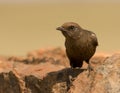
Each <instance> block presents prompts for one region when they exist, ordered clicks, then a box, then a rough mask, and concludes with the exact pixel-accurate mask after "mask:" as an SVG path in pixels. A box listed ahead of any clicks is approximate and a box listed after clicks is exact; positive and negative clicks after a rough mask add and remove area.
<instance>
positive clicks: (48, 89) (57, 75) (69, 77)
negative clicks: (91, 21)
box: [0, 48, 120, 93]
mask: <svg viewBox="0 0 120 93" xmlns="http://www.w3.org/2000/svg"><path fill="white" fill-rule="evenodd" d="M90 64H91V67H92V68H93V71H91V72H90V75H88V71H87V70H86V68H87V64H86V63H84V65H83V67H82V68H81V69H79V68H76V69H71V68H70V66H69V62H68V59H67V57H66V56H65V52H64V50H62V49H60V48H55V49H53V48H52V49H42V50H38V51H33V52H30V53H28V55H27V56H25V57H9V58H5V57H4V58H2V57H0V82H1V83H0V93H120V88H119V86H120V54H119V53H116V54H113V55H108V54H96V55H95V56H94V57H93V58H92V59H91V60H90Z"/></svg>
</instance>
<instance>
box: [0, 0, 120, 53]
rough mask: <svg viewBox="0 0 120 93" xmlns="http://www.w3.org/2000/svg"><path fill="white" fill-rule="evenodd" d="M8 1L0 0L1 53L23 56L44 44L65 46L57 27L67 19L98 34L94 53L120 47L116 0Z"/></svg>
mask: <svg viewBox="0 0 120 93" xmlns="http://www.w3.org/2000/svg"><path fill="white" fill-rule="evenodd" d="M9 1H10V0H9ZM11 1H12V2H7V0H6V2H3V1H2V0H1V1H0V55H24V54H26V52H28V51H32V50H35V49H39V48H44V47H46V48H48V47H58V46H61V47H64V37H63V36H62V34H61V33H60V32H59V31H57V30H56V27H58V26H60V25H61V24H63V23H64V22H68V21H73V22H77V23H79V24H80V25H81V27H83V28H86V29H88V30H91V31H93V32H95V33H96V34H97V36H98V40H99V47H98V48H97V52H101V51H104V52H115V51H119V50H120V3H119V2H102V3H101V2H100V3H97V2H94V0H92V1H93V2H77V1H76V2H75V1H74V2H73V1H72V0H71V1H70V3H68V2H63V1H61V2H60V1H59V2H57V1H56V2H55V0H53V2H52V3H51V2H49V3H45V2H42V3H41V2H39V3H36V2H34V3H33V2H30V3H28V2H27V1H26V2H25V3H24V2H17V3H16V2H15V0H11ZM18 1H19V0H18ZM88 1H89V0H88ZM116 1H117V0H116Z"/></svg>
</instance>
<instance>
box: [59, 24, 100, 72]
mask: <svg viewBox="0 0 120 93" xmlns="http://www.w3.org/2000/svg"><path fill="white" fill-rule="evenodd" d="M57 30H60V31H61V32H62V34H63V35H64V36H65V47H66V54H67V56H68V58H69V61H70V66H71V67H72V68H76V67H82V65H83V61H86V62H87V63H88V70H89V71H90V70H91V67H90V65H89V60H90V58H91V57H92V56H93V55H94V53H95V51H96V47H97V46H98V41H97V37H96V34H95V33H93V32H91V31H88V30H85V29H83V28H81V27H80V26H79V25H78V24H77V23H74V22H67V23H64V24H63V25H62V26H61V27H58V28H57Z"/></svg>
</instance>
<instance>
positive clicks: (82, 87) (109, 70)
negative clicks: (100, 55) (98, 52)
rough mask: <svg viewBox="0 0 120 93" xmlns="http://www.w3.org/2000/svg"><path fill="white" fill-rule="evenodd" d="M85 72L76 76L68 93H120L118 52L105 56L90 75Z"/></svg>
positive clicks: (119, 58) (119, 60) (119, 59)
mask: <svg viewBox="0 0 120 93" xmlns="http://www.w3.org/2000/svg"><path fill="white" fill-rule="evenodd" d="M86 74H87V73H86V72H83V73H81V74H79V75H78V76H77V78H76V79H75V81H74V82H73V83H72V84H73V85H72V86H71V87H70V90H69V92H68V93H120V87H119V86H120V54H114V55H112V56H110V57H108V58H106V59H105V60H104V62H103V64H101V65H98V66H97V67H95V69H94V71H93V72H92V74H90V77H87V75H86Z"/></svg>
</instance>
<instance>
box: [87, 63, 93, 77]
mask: <svg viewBox="0 0 120 93" xmlns="http://www.w3.org/2000/svg"><path fill="white" fill-rule="evenodd" d="M87 70H88V77H89V76H90V72H91V71H93V68H92V67H91V65H90V64H88V68H87Z"/></svg>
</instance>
